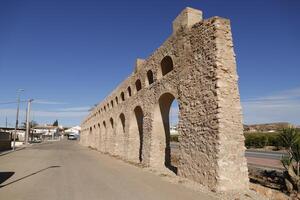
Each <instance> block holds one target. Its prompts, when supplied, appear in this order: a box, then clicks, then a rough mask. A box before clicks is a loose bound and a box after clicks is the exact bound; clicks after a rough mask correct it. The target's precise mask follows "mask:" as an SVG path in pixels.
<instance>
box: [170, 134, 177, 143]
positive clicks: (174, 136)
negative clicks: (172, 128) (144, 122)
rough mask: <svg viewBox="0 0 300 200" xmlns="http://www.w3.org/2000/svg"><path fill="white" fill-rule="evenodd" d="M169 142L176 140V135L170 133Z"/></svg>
mask: <svg viewBox="0 0 300 200" xmlns="http://www.w3.org/2000/svg"><path fill="white" fill-rule="evenodd" d="M170 141H171V142H178V135H170Z"/></svg>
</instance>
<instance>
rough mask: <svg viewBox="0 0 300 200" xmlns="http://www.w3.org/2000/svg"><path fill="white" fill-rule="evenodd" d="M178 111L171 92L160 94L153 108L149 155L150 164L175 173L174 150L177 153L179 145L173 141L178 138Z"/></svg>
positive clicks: (175, 160)
mask: <svg viewBox="0 0 300 200" xmlns="http://www.w3.org/2000/svg"><path fill="white" fill-rule="evenodd" d="M178 112H179V108H178V102H177V100H176V99H175V97H174V95H173V94H171V93H164V94H162V95H161V96H160V98H159V100H158V104H157V105H156V106H155V108H154V120H153V133H152V134H153V135H152V136H153V139H152V140H153V141H152V150H151V151H152V154H151V156H152V157H153V158H154V159H152V165H154V166H157V167H163V166H165V167H167V168H168V169H170V170H171V171H173V172H174V173H176V174H177V167H176V165H177V163H178V156H176V152H177V154H178V151H179V149H178V148H179V145H178V143H177V142H175V141H176V140H177V138H178V133H177V123H178ZM171 138H172V142H171ZM173 140H174V141H173ZM177 141H178V140H177ZM171 147H172V148H171ZM150 162H151V161H150Z"/></svg>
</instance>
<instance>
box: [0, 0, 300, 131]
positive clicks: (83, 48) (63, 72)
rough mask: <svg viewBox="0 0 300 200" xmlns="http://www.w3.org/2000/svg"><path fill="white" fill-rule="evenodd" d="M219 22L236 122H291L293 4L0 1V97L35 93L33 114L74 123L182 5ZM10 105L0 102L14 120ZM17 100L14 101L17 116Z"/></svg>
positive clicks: (167, 28)
mask: <svg viewBox="0 0 300 200" xmlns="http://www.w3.org/2000/svg"><path fill="white" fill-rule="evenodd" d="M187 6H190V7H194V8H197V9H201V10H202V11H203V12H204V17H205V18H209V17H212V16H216V15H217V16H222V17H225V18H229V19H230V20H231V23H232V31H233V38H234V45H235V52H236V54H237V65H238V73H239V77H240V80H239V86H240V93H241V99H242V105H243V111H244V121H245V123H264V122H274V121H288V122H292V123H296V124H300V79H299V75H300V37H299V36H300V16H299V10H300V1H297V0H270V1H266V0H264V1H260V0H257V1H220V0H206V1H201V0H196V1H182V0H172V1H171V0H170V1H114V0H111V1H106V2H105V3H104V2H103V1H99V0H80V1H79V0H72V1H71V0H69V1H67V0H19V1H15V0H2V1H0V75H1V84H0V91H1V93H0V103H1V102H7V101H14V100H15V99H16V90H17V89H18V88H23V89H25V92H23V93H22V95H21V96H22V99H28V98H34V99H37V101H36V103H34V104H33V115H32V117H33V119H34V120H36V121H38V122H39V123H52V122H53V121H54V120H55V119H58V120H59V122H60V123H61V124H64V125H76V124H79V123H80V121H81V120H82V119H83V117H84V116H85V115H86V111H87V109H88V108H89V107H90V106H92V105H93V104H95V103H97V102H99V101H100V100H101V99H103V98H104V97H105V96H106V95H107V94H109V93H110V91H111V90H112V89H114V88H115V87H116V86H117V85H118V84H119V83H120V82H121V81H122V80H124V79H125V78H126V77H127V76H128V75H129V74H130V73H131V72H132V70H133V67H134V62H135V59H136V58H137V57H141V58H147V57H148V56H149V55H150V54H151V53H152V52H153V51H154V50H155V49H156V48H157V47H159V46H160V45H161V44H162V42H163V41H164V40H165V39H166V38H167V37H168V36H169V35H170V34H171V31H172V21H173V19H174V18H175V17H176V16H177V15H178V14H179V13H180V11H181V10H182V9H183V8H185V7H187ZM15 108H16V105H15V104H5V105H3V104H1V105H0V126H1V125H4V123H5V117H6V116H7V117H8V122H9V124H13V123H14V120H15ZM25 108H26V106H25V104H22V105H21V110H22V111H21V120H24V109H25Z"/></svg>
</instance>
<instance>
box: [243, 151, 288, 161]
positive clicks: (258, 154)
mask: <svg viewBox="0 0 300 200" xmlns="http://www.w3.org/2000/svg"><path fill="white" fill-rule="evenodd" d="M245 155H246V157H254V158H268V159H272V160H281V158H282V156H284V155H287V154H286V153H283V152H273V151H253V150H246V153H245Z"/></svg>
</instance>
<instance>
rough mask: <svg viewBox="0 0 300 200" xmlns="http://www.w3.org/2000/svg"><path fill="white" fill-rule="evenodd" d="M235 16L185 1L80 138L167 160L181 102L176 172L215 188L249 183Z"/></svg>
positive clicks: (131, 155) (146, 161) (135, 156)
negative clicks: (172, 115) (205, 13)
mask: <svg viewBox="0 0 300 200" xmlns="http://www.w3.org/2000/svg"><path fill="white" fill-rule="evenodd" d="M237 81H238V76H237V72H236V62H235V54H234V50H233V42H232V35H231V28H230V21H229V20H228V19H224V18H220V17H212V18H209V19H203V18H202V11H200V10H196V9H193V8H186V9H184V10H183V11H182V12H181V13H180V15H179V16H177V17H176V19H175V20H174V21H173V33H172V35H171V36H170V37H169V38H168V39H167V40H166V41H165V42H164V43H163V44H162V46H160V47H159V48H158V49H157V50H155V51H154V52H153V54H152V55H150V56H149V57H148V58H147V59H145V60H143V59H137V61H136V66H135V70H134V72H133V73H132V74H131V75H130V76H129V77H128V78H127V79H126V80H125V81H123V82H122V83H121V84H120V85H119V86H118V87H117V88H116V89H115V90H114V91H113V92H112V93H111V94H110V95H109V96H107V97H106V98H105V100H103V101H102V102H101V103H99V104H98V105H97V106H96V107H95V108H94V109H93V110H92V111H91V112H90V114H89V115H88V116H87V117H86V118H85V119H84V121H83V122H82V124H81V127H82V132H81V139H80V143H81V144H82V145H85V146H91V147H93V148H96V149H97V150H98V151H100V152H105V153H109V154H111V155H117V156H119V157H121V158H122V159H124V160H128V161H131V162H136V163H142V164H143V165H145V166H149V167H153V168H157V169H162V168H165V167H168V166H170V130H169V112H170V106H171V104H172V102H173V100H174V99H176V100H177V102H178V104H179V122H178V132H179V152H180V153H179V154H180V155H179V164H178V166H177V171H178V175H179V176H182V177H186V178H188V179H191V180H194V181H196V182H199V183H201V184H203V185H205V186H208V187H209V188H210V189H212V190H216V191H228V190H240V189H248V184H249V180H248V169H247V164H246V159H245V156H244V151H245V147H244V137H243V126H242V113H241V105H240V97H239V91H238V84H237Z"/></svg>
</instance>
